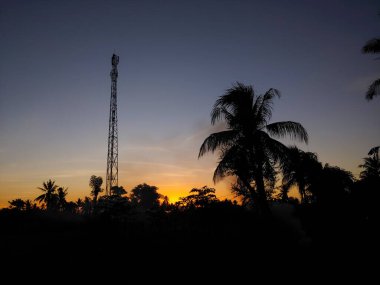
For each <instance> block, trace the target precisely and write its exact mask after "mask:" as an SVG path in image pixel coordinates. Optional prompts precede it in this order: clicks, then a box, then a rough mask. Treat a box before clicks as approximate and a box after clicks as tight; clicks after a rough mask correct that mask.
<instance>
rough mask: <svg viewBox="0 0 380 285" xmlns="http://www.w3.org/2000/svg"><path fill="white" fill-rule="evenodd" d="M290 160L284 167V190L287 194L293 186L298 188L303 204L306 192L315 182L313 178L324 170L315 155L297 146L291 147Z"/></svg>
mask: <svg viewBox="0 0 380 285" xmlns="http://www.w3.org/2000/svg"><path fill="white" fill-rule="evenodd" d="M288 160H289V161H288V163H285V164H284V165H283V167H282V172H283V177H282V184H283V187H282V190H283V191H285V192H286V193H287V191H288V190H289V189H290V188H291V187H292V186H297V187H298V191H299V194H300V197H301V203H303V202H305V198H306V192H307V190H308V188H309V187H310V185H311V184H312V183H313V181H314V180H313V176H315V175H317V174H318V173H319V172H320V171H321V170H322V165H321V163H320V162H319V161H318V158H317V155H316V154H315V153H312V152H304V151H302V150H300V149H299V148H297V147H296V146H291V147H289V151H288ZM284 194H285V193H284Z"/></svg>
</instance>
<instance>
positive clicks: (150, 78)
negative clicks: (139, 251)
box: [0, 0, 380, 207]
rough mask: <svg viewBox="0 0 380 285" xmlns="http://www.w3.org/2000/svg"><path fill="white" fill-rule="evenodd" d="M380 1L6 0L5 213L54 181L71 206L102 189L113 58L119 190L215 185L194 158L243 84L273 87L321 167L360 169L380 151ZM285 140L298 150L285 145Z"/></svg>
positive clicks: (0, 197)
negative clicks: (379, 43)
mask: <svg viewBox="0 0 380 285" xmlns="http://www.w3.org/2000/svg"><path fill="white" fill-rule="evenodd" d="M379 11H380V3H379V2H378V1H368V0H357V1H348V0H347V1H337V0H328V1H327V0H326V1H325V0H321V1H311V0H308V1H307V0H304V1H301V0H299V1H297V0H293V1H290V0H289V1H287V0H284V1H273V0H265V1H264V0H263V1H248V0H247V1H238V0H236V1H232V0H231V1H226V0H220V1H211V0H202V1H194V0H192V1H181V0H177V1H158V0H157V1H144V0H142V1H141V0H140V1H71V0H64V1H63V0H62V1H19V0H11V1H4V0H0V43H1V44H0V207H5V206H7V201H9V200H11V199H15V198H23V199H28V198H29V199H34V198H35V197H37V195H38V194H39V190H38V189H37V187H39V186H41V184H42V182H43V181H46V180H48V179H53V180H55V181H56V183H57V184H58V185H61V186H65V187H68V188H69V195H68V198H69V199H72V200H73V199H76V198H78V197H84V196H85V195H87V196H89V193H90V190H91V189H90V187H89V185H88V184H89V178H90V176H91V175H97V176H102V177H103V178H104V179H105V173H106V159H107V137H108V115H109V100H110V90H111V79H110V76H109V72H110V70H111V57H112V54H113V53H116V54H118V55H119V56H120V62H119V66H118V69H119V77H118V119H119V122H118V123H119V125H118V127H119V185H122V186H124V188H125V189H126V190H127V191H130V190H131V189H132V188H133V187H134V186H136V185H138V184H140V183H148V184H150V185H155V186H157V187H159V192H160V193H162V194H164V195H167V196H169V198H170V199H171V201H175V200H176V199H178V197H180V196H186V195H187V193H188V192H189V191H190V190H191V189H192V188H193V187H202V186H204V185H208V186H210V187H215V188H216V189H217V194H218V196H219V197H220V198H233V196H231V194H230V191H229V188H230V183H231V181H230V180H229V179H226V180H225V181H222V182H220V183H218V184H216V185H214V184H213V181H212V174H213V171H214V169H215V167H216V163H217V159H218V157H217V156H216V155H208V156H206V157H204V158H201V159H198V151H199V148H200V145H201V144H202V142H203V140H204V139H205V138H206V137H207V136H208V135H209V134H210V133H212V132H215V131H218V130H221V129H222V126H220V125H219V126H216V127H212V126H211V124H210V111H211V108H212V106H213V104H214V102H215V100H216V99H217V98H218V96H221V95H222V94H223V93H224V91H225V90H226V89H228V88H230V87H231V86H232V84H233V83H234V82H236V81H239V82H242V83H244V84H249V85H253V86H254V88H255V90H256V92H257V93H258V94H260V93H264V92H265V91H266V90H268V89H269V88H277V89H279V90H280V92H281V95H282V96H281V98H280V99H278V100H276V101H275V103H274V111H273V117H272V121H273V122H275V121H282V120H292V121H296V122H300V123H301V124H302V125H303V126H304V127H305V128H306V129H307V130H308V133H309V136H310V142H309V144H308V145H299V147H301V148H302V149H304V150H306V151H312V152H316V153H317V154H318V157H319V159H320V161H322V162H323V163H329V164H331V165H337V166H340V167H342V168H345V169H347V170H349V171H352V172H353V173H354V174H355V175H356V176H357V175H358V174H359V172H360V169H359V168H358V165H359V164H360V163H361V162H362V158H363V157H365V156H366V154H367V152H368V150H369V149H370V148H371V147H373V146H377V145H379V144H380V129H379V123H380V112H379V109H380V98H376V97H375V98H374V100H372V101H370V102H368V101H367V100H365V92H366V89H367V87H368V85H369V84H370V83H371V81H373V80H374V79H376V78H378V77H379V74H380V64H379V61H376V60H375V58H376V56H374V55H365V54H362V53H361V47H362V46H363V45H364V44H365V43H366V42H367V41H368V40H369V39H371V38H374V37H378V36H379V34H380V17H379V16H378V12H379ZM285 143H287V144H294V143H293V142H290V141H285Z"/></svg>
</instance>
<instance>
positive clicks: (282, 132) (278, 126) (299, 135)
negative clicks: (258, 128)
mask: <svg viewBox="0 0 380 285" xmlns="http://www.w3.org/2000/svg"><path fill="white" fill-rule="evenodd" d="M266 129H267V131H268V133H269V134H270V135H271V136H274V137H278V138H284V137H286V136H289V137H290V138H291V139H296V140H299V141H301V142H305V143H308V140H309V136H308V134H307V131H306V129H305V128H304V127H303V126H302V125H301V124H300V123H297V122H292V121H284V122H276V123H272V124H269V125H267V126H266Z"/></svg>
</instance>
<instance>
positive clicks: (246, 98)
mask: <svg viewBox="0 0 380 285" xmlns="http://www.w3.org/2000/svg"><path fill="white" fill-rule="evenodd" d="M275 97H280V93H279V91H278V90H276V89H273V88H271V89H269V90H268V91H267V92H266V93H265V94H264V95H258V96H257V95H256V94H255V92H254V90H253V88H252V86H246V85H244V84H242V83H239V82H237V83H236V84H235V85H233V87H232V88H230V89H228V90H227V91H226V93H225V94H224V95H222V96H221V97H219V99H218V100H217V101H216V103H215V105H214V107H213V109H212V112H211V123H212V124H215V123H216V122H217V121H220V120H222V121H224V122H225V124H226V128H227V129H226V130H225V131H221V132H217V133H213V134H211V135H210V136H208V137H207V138H206V139H205V141H204V142H203V144H202V146H201V148H200V150H199V157H201V156H203V155H204V154H206V153H207V152H215V151H216V150H219V151H220V156H219V163H218V166H217V168H216V169H215V172H214V182H216V181H218V180H219V179H221V178H223V177H225V176H227V175H235V176H237V178H238V179H239V180H240V181H241V182H242V184H243V185H244V187H246V188H247V189H249V191H250V192H251V194H252V198H253V200H254V202H255V200H256V202H257V204H258V205H261V206H260V207H262V208H266V207H267V206H266V198H265V181H268V180H269V181H271V180H273V178H274V177H275V174H276V170H275V165H276V164H278V163H280V164H281V163H285V162H284V160H285V158H286V156H287V150H288V149H287V147H286V146H285V145H283V144H282V143H281V142H279V141H278V140H276V138H283V137H286V136H289V137H290V138H292V139H297V140H299V141H303V142H305V143H307V142H308V134H307V132H306V130H305V129H304V128H303V126H302V125H301V124H300V123H296V122H292V121H284V122H276V123H269V122H270V119H271V117H272V105H273V99H274V98H275ZM262 210H263V209H262Z"/></svg>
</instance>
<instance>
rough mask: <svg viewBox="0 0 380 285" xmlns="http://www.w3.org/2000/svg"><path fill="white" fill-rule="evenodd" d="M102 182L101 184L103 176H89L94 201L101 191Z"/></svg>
mask: <svg viewBox="0 0 380 285" xmlns="http://www.w3.org/2000/svg"><path fill="white" fill-rule="evenodd" d="M102 184H103V178H102V177H100V176H95V175H92V176H91V177H90V183H89V185H90V187H91V188H92V190H91V196H93V198H94V203H96V201H97V199H98V195H99V193H100V192H102V191H103V190H102V188H101V187H102Z"/></svg>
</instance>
